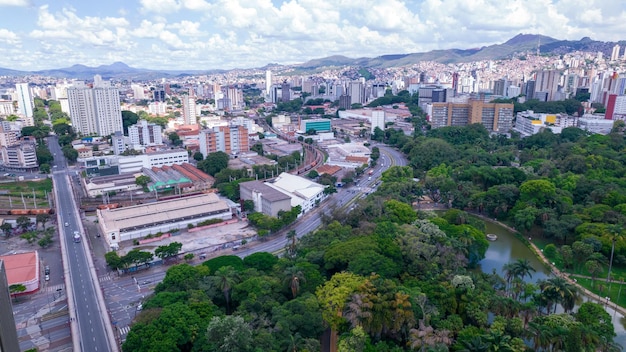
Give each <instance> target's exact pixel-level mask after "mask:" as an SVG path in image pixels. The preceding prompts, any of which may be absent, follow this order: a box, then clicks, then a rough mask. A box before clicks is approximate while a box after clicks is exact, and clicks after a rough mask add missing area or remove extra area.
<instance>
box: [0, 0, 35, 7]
mask: <svg viewBox="0 0 626 352" xmlns="http://www.w3.org/2000/svg"><path fill="white" fill-rule="evenodd" d="M0 6H23V7H25V6H30V0H0Z"/></svg>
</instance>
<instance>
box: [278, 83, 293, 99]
mask: <svg viewBox="0 0 626 352" xmlns="http://www.w3.org/2000/svg"><path fill="white" fill-rule="evenodd" d="M290 100H291V86H290V85H289V83H287V82H283V84H281V86H280V101H282V102H283V103H288V102H289V101H290Z"/></svg>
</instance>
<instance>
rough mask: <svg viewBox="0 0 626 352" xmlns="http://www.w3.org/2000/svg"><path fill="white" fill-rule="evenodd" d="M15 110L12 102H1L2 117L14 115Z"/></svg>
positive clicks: (0, 112)
mask: <svg viewBox="0 0 626 352" xmlns="http://www.w3.org/2000/svg"><path fill="white" fill-rule="evenodd" d="M14 113H15V108H14V106H13V102H12V101H10V100H0V116H8V115H13V114H14Z"/></svg>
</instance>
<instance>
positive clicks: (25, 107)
mask: <svg viewBox="0 0 626 352" xmlns="http://www.w3.org/2000/svg"><path fill="white" fill-rule="evenodd" d="M15 92H16V93H17V109H18V112H19V113H20V114H22V115H24V116H27V117H33V96H32V94H31V92H30V87H29V86H28V83H18V84H16V85H15Z"/></svg>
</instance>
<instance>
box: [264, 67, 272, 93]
mask: <svg viewBox="0 0 626 352" xmlns="http://www.w3.org/2000/svg"><path fill="white" fill-rule="evenodd" d="M271 89H272V71H270V70H266V71H265V96H266V98H268V100H269V98H270V90H271Z"/></svg>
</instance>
